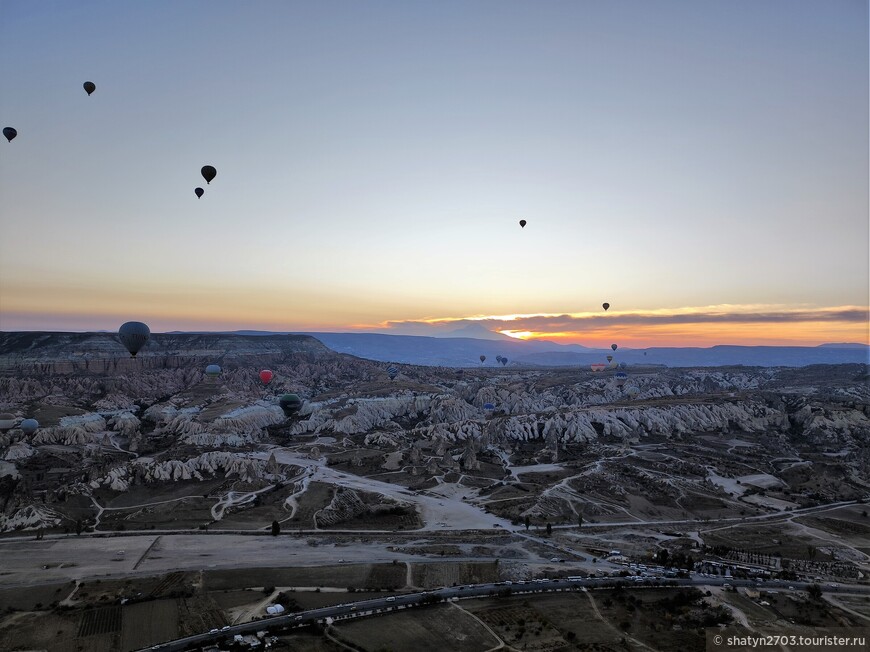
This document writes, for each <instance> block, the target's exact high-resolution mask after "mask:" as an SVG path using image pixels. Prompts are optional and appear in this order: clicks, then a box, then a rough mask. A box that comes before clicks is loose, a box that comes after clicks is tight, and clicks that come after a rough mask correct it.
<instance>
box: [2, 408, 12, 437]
mask: <svg viewBox="0 0 870 652" xmlns="http://www.w3.org/2000/svg"><path fill="white" fill-rule="evenodd" d="M14 426H15V415H14V414H9V413H8V412H4V413H3V414H0V432H6V431H7V430H11V429H12V428H13V427H14Z"/></svg>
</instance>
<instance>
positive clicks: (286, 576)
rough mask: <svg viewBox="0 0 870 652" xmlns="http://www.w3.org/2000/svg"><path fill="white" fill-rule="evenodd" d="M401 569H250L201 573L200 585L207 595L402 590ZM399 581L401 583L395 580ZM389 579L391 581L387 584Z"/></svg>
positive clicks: (369, 566)
mask: <svg viewBox="0 0 870 652" xmlns="http://www.w3.org/2000/svg"><path fill="white" fill-rule="evenodd" d="M404 571H405V567H404V566H403V565H399V564H397V565H396V566H393V565H392V564H347V565H341V566H301V567H299V566H297V567H295V568H251V569H230V570H213V571H212V570H209V571H204V572H203V583H204V586H205V587H206V589H207V590H208V591H220V590H223V589H243V588H248V587H263V586H287V587H294V586H322V587H337V588H347V587H349V586H350V587H353V588H356V589H364V588H369V587H370V583H371V584H375V583H377V584H378V586H379V587H380V586H384V587H385V588H395V587H396V585H397V581H400V582H401V583H400V584H398V586H404V585H405V580H404ZM399 577H401V580H398V578H399ZM390 578H395V579H393V580H392V581H391V582H388V581H387V580H389V579H390Z"/></svg>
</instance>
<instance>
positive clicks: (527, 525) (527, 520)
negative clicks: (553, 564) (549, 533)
mask: <svg viewBox="0 0 870 652" xmlns="http://www.w3.org/2000/svg"><path fill="white" fill-rule="evenodd" d="M866 515H867V514H866V513H865V514H864V516H866ZM529 525H531V521H530V520H529V516H528V514H527V515H526V530H527V531H528V529H529Z"/></svg>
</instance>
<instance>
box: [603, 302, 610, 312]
mask: <svg viewBox="0 0 870 652" xmlns="http://www.w3.org/2000/svg"><path fill="white" fill-rule="evenodd" d="M601 307H602V308H604V311H605V312H607V309H608V308H609V307H610V304H609V303H602V304H601Z"/></svg>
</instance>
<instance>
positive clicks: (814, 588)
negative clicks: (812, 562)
mask: <svg viewBox="0 0 870 652" xmlns="http://www.w3.org/2000/svg"><path fill="white" fill-rule="evenodd" d="M807 594H808V595H809V596H810V599H812V600H821V599H822V587H821V586H819V585H818V584H810V585H809V586H808V587H807Z"/></svg>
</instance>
